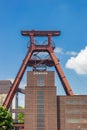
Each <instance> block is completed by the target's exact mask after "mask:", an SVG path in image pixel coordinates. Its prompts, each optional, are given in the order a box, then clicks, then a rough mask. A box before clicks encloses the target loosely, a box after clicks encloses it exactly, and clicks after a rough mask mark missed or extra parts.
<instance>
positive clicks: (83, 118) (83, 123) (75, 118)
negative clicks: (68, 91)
mask: <svg viewBox="0 0 87 130" xmlns="http://www.w3.org/2000/svg"><path fill="white" fill-rule="evenodd" d="M57 109H58V112H57V114H58V117H57V123H58V130H87V95H84V96H83V95H75V96H57Z"/></svg>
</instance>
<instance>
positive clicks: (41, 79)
mask: <svg viewBox="0 0 87 130" xmlns="http://www.w3.org/2000/svg"><path fill="white" fill-rule="evenodd" d="M37 86H45V81H44V75H38V76H37Z"/></svg>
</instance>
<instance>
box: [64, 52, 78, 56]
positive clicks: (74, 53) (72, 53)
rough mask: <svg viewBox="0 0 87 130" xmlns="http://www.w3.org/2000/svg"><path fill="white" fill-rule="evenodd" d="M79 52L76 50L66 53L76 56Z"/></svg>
mask: <svg viewBox="0 0 87 130" xmlns="http://www.w3.org/2000/svg"><path fill="white" fill-rule="evenodd" d="M77 54H78V53H77V52H75V51H67V52H66V55H72V56H76V55H77Z"/></svg>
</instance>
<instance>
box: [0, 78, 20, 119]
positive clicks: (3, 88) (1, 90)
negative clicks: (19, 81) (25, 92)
mask: <svg viewBox="0 0 87 130" xmlns="http://www.w3.org/2000/svg"><path fill="white" fill-rule="evenodd" d="M11 86H12V83H11V81H10V80H0V105H2V104H3V102H4V100H5V98H6V96H7V94H8V92H9V91H10V88H11ZM16 108H18V93H16V95H15V96H14V98H13V101H12V105H11V106H10V110H11V109H16ZM12 117H13V119H16V118H17V114H16V113H13V114H12Z"/></svg>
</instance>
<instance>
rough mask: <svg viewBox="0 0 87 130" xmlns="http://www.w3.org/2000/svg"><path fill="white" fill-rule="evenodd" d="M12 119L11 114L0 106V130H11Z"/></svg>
mask: <svg viewBox="0 0 87 130" xmlns="http://www.w3.org/2000/svg"><path fill="white" fill-rule="evenodd" d="M12 128H13V119H12V116H11V113H10V112H9V111H8V110H7V109H6V108H4V107H2V106H0V130H12Z"/></svg>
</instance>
